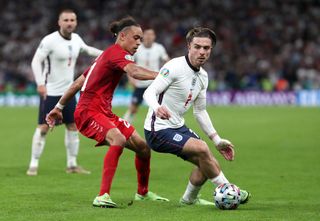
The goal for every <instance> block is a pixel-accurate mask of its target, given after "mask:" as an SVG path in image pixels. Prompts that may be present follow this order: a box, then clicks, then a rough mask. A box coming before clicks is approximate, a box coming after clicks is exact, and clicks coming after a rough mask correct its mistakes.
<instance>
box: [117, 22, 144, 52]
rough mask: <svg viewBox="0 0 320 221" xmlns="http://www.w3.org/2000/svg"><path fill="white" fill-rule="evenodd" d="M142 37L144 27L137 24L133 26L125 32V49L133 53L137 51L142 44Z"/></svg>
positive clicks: (123, 37) (123, 39)
mask: <svg viewBox="0 0 320 221" xmlns="http://www.w3.org/2000/svg"><path fill="white" fill-rule="evenodd" d="M142 37H143V33H142V29H141V28H140V27H137V26H131V27H130V28H128V29H127V30H126V31H125V32H123V36H122V41H123V49H125V50H126V51H128V52H129V53H130V54H132V55H133V54H134V53H136V51H137V49H138V47H139V45H140V44H141V41H142Z"/></svg>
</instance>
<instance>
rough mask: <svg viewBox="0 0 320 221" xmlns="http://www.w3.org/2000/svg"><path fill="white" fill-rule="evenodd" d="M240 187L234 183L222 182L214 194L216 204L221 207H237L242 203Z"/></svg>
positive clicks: (226, 208)
mask: <svg viewBox="0 0 320 221" xmlns="http://www.w3.org/2000/svg"><path fill="white" fill-rule="evenodd" d="M240 199H241V197H240V189H239V187H237V186H236V185H234V184H231V183H224V184H220V185H219V186H218V187H217V188H216V189H215V190H214V194H213V200H214V202H215V205H216V207H217V208H219V209H225V210H231V209H237V207H238V206H239V204H240Z"/></svg>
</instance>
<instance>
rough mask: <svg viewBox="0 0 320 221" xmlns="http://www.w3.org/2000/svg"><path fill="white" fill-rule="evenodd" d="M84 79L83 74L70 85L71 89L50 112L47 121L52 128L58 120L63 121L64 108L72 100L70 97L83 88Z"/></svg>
mask: <svg viewBox="0 0 320 221" xmlns="http://www.w3.org/2000/svg"><path fill="white" fill-rule="evenodd" d="M84 81H85V77H84V76H83V75H81V76H80V77H79V78H78V79H77V80H75V81H74V82H73V84H72V85H71V86H70V87H69V89H68V90H67V91H66V92H65V93H64V95H63V96H62V97H61V98H60V100H59V101H58V103H57V105H56V106H55V107H54V108H53V109H52V110H51V111H50V112H49V114H48V115H47V117H46V121H47V124H48V125H49V127H50V128H53V127H54V125H55V124H56V123H57V122H58V123H60V122H61V121H62V110H63V108H64V107H65V105H66V104H67V103H68V102H69V101H70V99H71V98H72V97H73V96H74V95H75V94H76V93H77V92H78V91H79V90H80V89H81V87H82V85H83V83H84Z"/></svg>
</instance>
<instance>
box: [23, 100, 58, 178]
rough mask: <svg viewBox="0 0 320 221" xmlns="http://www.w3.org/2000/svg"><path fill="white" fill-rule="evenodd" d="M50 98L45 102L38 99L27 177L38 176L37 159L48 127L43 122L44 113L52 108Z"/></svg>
mask: <svg viewBox="0 0 320 221" xmlns="http://www.w3.org/2000/svg"><path fill="white" fill-rule="evenodd" d="M53 102H54V101H52V97H49V96H48V97H47V98H46V99H45V100H44V99H43V98H42V97H40V104H39V114H38V126H37V128H36V130H35V132H34V134H33V137H32V144H31V160H30V163H29V168H28V170H27V175H29V176H36V175H37V174H38V167H39V159H40V157H41V155H42V152H43V149H44V146H45V142H46V134H47V132H48V130H49V127H48V125H47V124H46V122H45V117H46V113H48V111H50V110H51V109H50V110H49V108H50V107H52V106H53V107H54V105H55V104H53Z"/></svg>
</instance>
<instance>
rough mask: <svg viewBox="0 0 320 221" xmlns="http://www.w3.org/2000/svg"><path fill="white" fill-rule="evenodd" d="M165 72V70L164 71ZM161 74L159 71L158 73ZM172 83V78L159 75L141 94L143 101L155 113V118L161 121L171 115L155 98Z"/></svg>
mask: <svg viewBox="0 0 320 221" xmlns="http://www.w3.org/2000/svg"><path fill="white" fill-rule="evenodd" d="M166 70H167V69H166ZM160 73H161V71H160ZM171 82H172V77H171V76H170V77H167V78H165V77H163V76H162V75H161V74H160V75H158V76H157V77H156V79H155V80H154V81H153V82H152V83H151V84H150V85H149V87H148V88H147V89H146V91H145V92H144V94H143V99H144V100H145V101H146V103H147V104H148V106H149V107H151V108H152V110H153V111H154V112H155V113H156V116H157V117H160V118H161V119H169V118H170V117H171V114H170V112H169V110H168V109H167V108H166V107H165V106H163V105H160V104H159V102H158V99H157V96H158V95H159V94H161V93H162V92H163V91H165V90H166V89H167V88H168V86H169V85H170V84H171Z"/></svg>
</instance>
